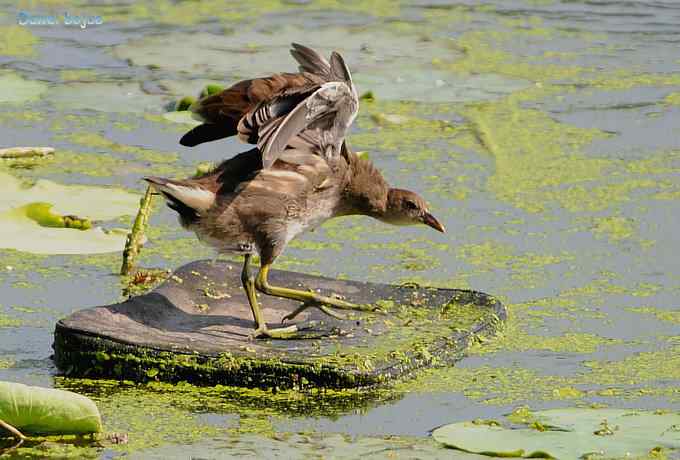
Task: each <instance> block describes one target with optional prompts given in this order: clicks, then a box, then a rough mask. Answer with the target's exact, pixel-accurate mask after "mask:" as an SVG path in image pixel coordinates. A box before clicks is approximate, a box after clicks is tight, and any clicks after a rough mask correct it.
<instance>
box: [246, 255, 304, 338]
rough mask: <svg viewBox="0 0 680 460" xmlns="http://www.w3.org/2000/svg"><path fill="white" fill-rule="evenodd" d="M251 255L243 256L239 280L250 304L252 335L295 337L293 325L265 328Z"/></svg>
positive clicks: (256, 336)
mask: <svg viewBox="0 0 680 460" xmlns="http://www.w3.org/2000/svg"><path fill="white" fill-rule="evenodd" d="M251 257H252V256H251V255H250V254H246V255H245V256H244V259H243V271H241V282H242V283H243V289H244V290H245V291H246V296H248V303H249V304H250V309H251V310H252V311H253V319H254V320H255V332H254V333H253V335H252V337H253V338H258V337H270V338H272V339H289V338H293V337H295V335H296V332H297V331H298V328H297V326H295V325H293V326H289V327H281V328H276V329H268V328H267V323H266V322H265V320H264V316H263V315H262V310H260V305H259V304H258V303H257V294H256V292H255V277H254V276H253V274H252V272H251V271H250V258H251Z"/></svg>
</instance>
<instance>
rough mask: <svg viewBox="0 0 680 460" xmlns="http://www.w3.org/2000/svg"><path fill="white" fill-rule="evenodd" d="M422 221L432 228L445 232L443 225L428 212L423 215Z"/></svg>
mask: <svg viewBox="0 0 680 460" xmlns="http://www.w3.org/2000/svg"><path fill="white" fill-rule="evenodd" d="M423 223H424V224H425V225H427V226H429V227H432V228H434V229H435V230H437V231H438V232H442V233H446V229H445V228H444V226H443V225H442V224H441V223H440V222H439V221H438V220H437V219H436V218H435V217H434V216H433V215H432V214H430V213H429V212H427V213H425V215H424V216H423Z"/></svg>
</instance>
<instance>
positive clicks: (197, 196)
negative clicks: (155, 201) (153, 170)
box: [144, 177, 215, 220]
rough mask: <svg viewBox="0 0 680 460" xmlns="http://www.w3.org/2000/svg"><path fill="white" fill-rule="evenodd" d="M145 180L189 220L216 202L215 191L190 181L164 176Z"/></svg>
mask: <svg viewBox="0 0 680 460" xmlns="http://www.w3.org/2000/svg"><path fill="white" fill-rule="evenodd" d="M144 180H145V181H147V182H148V183H150V184H151V185H152V186H153V187H154V188H155V189H156V190H158V191H159V192H161V193H162V194H163V196H164V197H165V199H166V200H167V201H168V206H169V207H170V208H171V209H174V210H175V211H177V212H178V213H179V214H180V216H181V217H182V218H185V219H188V220H194V219H195V218H197V217H198V215H199V214H200V213H201V212H204V211H206V210H207V209H209V208H210V207H211V206H212V205H213V203H214V202H215V194H214V193H213V192H211V191H209V190H206V189H204V188H202V187H200V186H199V185H198V184H195V183H192V182H190V181H179V180H172V179H165V178H163V177H145V178H144Z"/></svg>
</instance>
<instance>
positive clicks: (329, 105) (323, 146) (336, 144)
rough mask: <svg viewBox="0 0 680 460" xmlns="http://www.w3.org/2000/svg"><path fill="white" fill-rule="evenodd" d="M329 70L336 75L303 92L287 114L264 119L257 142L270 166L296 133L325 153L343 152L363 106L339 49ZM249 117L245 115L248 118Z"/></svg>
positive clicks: (264, 162) (267, 164)
mask: <svg viewBox="0 0 680 460" xmlns="http://www.w3.org/2000/svg"><path fill="white" fill-rule="evenodd" d="M328 71H329V72H330V74H331V76H332V77H333V78H334V80H333V81H329V82H326V83H324V84H323V85H321V86H320V87H318V89H316V90H315V91H314V92H311V93H310V92H309V91H307V92H299V93H297V94H298V97H302V96H304V100H301V101H299V102H298V103H297V104H296V105H295V106H294V107H292V108H291V110H290V111H289V112H288V113H287V114H286V115H285V117H283V116H280V117H276V118H274V117H272V118H271V119H270V120H267V121H266V122H265V123H261V126H262V129H260V130H259V139H258V141H257V146H258V147H259V149H260V151H261V152H262V164H263V167H264V168H269V167H270V166H271V165H272V164H273V163H274V162H275V161H276V159H277V158H278V156H279V155H280V154H281V153H282V152H283V150H284V149H285V148H286V146H288V145H289V143H290V142H291V141H292V140H293V138H295V137H298V136H299V137H300V138H302V139H304V141H306V142H307V143H308V144H310V145H312V146H313V150H314V151H315V153H317V154H321V155H322V156H326V157H329V156H333V155H337V154H339V153H340V146H341V145H342V143H343V142H344V139H345V135H346V133H347V130H348V129H349V127H350V125H351V124H352V122H353V121H354V118H355V117H356V114H357V111H358V110H359V99H358V97H357V93H356V89H355V88H354V84H353V83H352V76H351V74H350V72H349V69H348V68H347V65H346V64H345V61H344V60H343V59H342V56H340V55H339V54H338V53H335V52H334V53H333V54H332V55H331V62H330V64H329V66H328ZM244 120H245V119H244Z"/></svg>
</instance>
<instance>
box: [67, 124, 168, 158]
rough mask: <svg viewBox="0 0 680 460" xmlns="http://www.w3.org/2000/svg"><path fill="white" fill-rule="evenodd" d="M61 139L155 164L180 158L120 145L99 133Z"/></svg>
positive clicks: (76, 134)
mask: <svg viewBox="0 0 680 460" xmlns="http://www.w3.org/2000/svg"><path fill="white" fill-rule="evenodd" d="M59 138H60V139H62V140H65V141H68V142H71V143H73V144H76V145H83V146H85V147H90V148H93V149H97V150H99V151H104V152H106V151H109V152H114V153H122V154H126V155H130V156H132V157H133V158H136V159H139V160H145V161H151V162H154V163H173V162H175V161H176V160H177V158H178V157H177V154H176V153H174V152H159V151H156V150H151V149H147V148H144V147H137V146H133V145H124V144H119V143H117V142H114V141H112V140H110V139H107V138H106V137H104V136H102V135H101V134H98V133H92V132H85V131H83V132H74V133H70V134H61V135H59Z"/></svg>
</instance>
